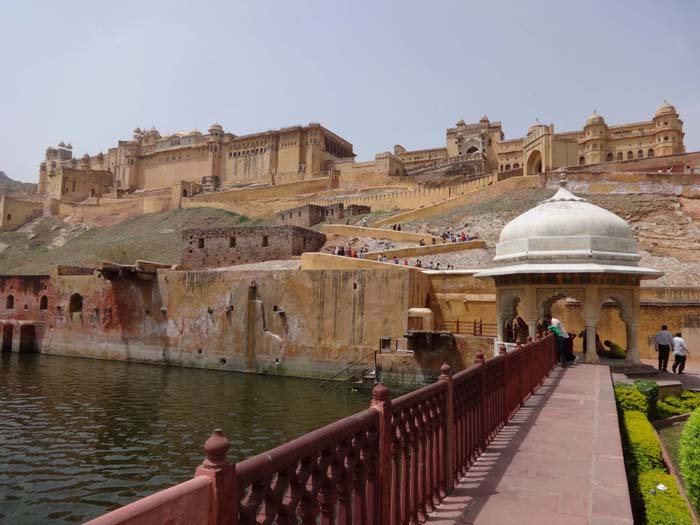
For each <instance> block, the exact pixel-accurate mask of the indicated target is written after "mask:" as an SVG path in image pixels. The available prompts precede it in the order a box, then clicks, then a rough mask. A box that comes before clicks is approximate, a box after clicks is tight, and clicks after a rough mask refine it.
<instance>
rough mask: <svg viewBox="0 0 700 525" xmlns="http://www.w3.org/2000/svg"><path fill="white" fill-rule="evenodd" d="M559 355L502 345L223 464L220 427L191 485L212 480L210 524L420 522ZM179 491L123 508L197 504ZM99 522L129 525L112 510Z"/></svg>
mask: <svg viewBox="0 0 700 525" xmlns="http://www.w3.org/2000/svg"><path fill="white" fill-rule="evenodd" d="M556 354H557V353H556V346H555V340H554V336H553V335H551V334H548V335H547V336H545V337H544V338H543V339H540V338H539V336H538V339H537V340H536V341H530V340H528V342H527V343H526V344H525V345H520V344H519V343H518V344H517V346H516V349H515V350H514V351H513V352H511V353H507V352H506V351H505V348H503V347H501V348H500V349H499V355H498V356H496V357H495V358H493V359H490V360H485V357H484V354H483V353H481V352H479V353H478V354H477V356H476V360H475V364H474V365H473V366H471V367H469V368H467V369H466V370H463V371H461V372H459V373H457V374H454V375H452V371H451V369H450V367H449V366H448V365H447V364H444V365H443V366H442V367H441V369H440V378H439V380H438V381H436V382H435V383H432V384H430V385H427V386H424V387H422V388H420V389H418V390H415V391H414V392H409V393H408V394H404V395H402V396H401V397H398V398H396V399H393V400H391V399H390V398H389V391H388V389H387V388H386V387H385V386H384V385H382V384H378V385H377V386H375V387H374V390H373V391H372V403H371V406H370V408H368V409H365V410H363V411H361V412H358V413H356V414H353V415H351V416H347V417H345V418H342V419H340V420H338V421H335V422H333V423H331V424H329V425H326V426H324V427H322V428H319V429H317V430H314V431H312V432H310V433H308V434H306V435H304V436H301V437H298V438H296V439H294V440H292V441H290V442H288V443H285V444H283V445H280V446H278V447H275V448H273V449H272V450H269V451H267V452H263V453H261V454H258V455H257V456H254V457H252V458H249V459H246V460H243V461H241V462H240V463H238V464H231V463H229V462H228V461H227V460H226V455H227V452H228V449H229V446H230V442H229V441H228V439H226V438H225V437H224V436H223V434H222V433H221V430H216V431H214V434H213V435H212V436H211V437H210V438H209V439H208V440H207V442H206V443H205V446H204V448H205V451H206V459H205V461H204V462H203V463H202V465H201V466H200V467H199V468H198V469H197V471H196V473H195V476H196V477H199V478H200V481H199V482H198V483H191V482H190V485H184V487H185V488H187V487H189V486H194V485H196V486H200V485H199V484H202V486H204V484H205V481H206V483H209V482H211V489H210V491H209V498H208V508H206V510H208V515H209V521H208V522H209V523H210V524H212V525H223V524H224V523H225V524H227V525H229V524H230V525H247V524H249V523H257V522H258V521H259V522H260V523H272V522H278V521H280V522H283V521H284V522H286V521H285V518H286V517H289V516H296V515H298V516H300V517H301V519H302V521H303V522H304V523H314V522H317V520H318V519H319V518H320V519H321V522H323V523H328V524H336V523H365V524H366V525H383V524H390V525H408V524H409V523H418V522H422V521H424V520H425V518H426V516H427V513H428V512H430V511H431V510H432V509H434V508H435V505H437V504H439V503H440V502H441V501H442V499H443V498H444V497H445V495H446V494H448V493H449V492H451V491H452V489H453V488H454V486H455V484H456V483H457V482H458V481H459V479H460V478H461V476H462V475H464V474H466V472H467V471H468V470H469V469H470V468H471V466H472V465H473V464H474V461H476V458H478V457H479V455H480V454H482V453H483V452H484V451H485V450H486V447H487V446H488V445H489V443H491V442H492V441H493V440H494V439H495V438H496V436H497V434H498V432H499V431H500V430H501V429H502V428H503V427H504V426H505V425H506V424H507V423H508V422H509V421H510V420H511V419H512V417H513V415H514V414H515V413H516V411H517V410H518V409H519V408H520V407H521V406H522V405H523V403H524V402H525V400H526V399H528V397H529V396H530V395H532V394H533V393H534V392H535V391H536V390H537V389H538V388H539V386H540V385H541V384H542V383H543V382H544V380H545V378H546V377H547V376H548V374H549V372H550V370H551V369H552V368H553V367H554V365H555V363H556ZM195 479H196V478H195ZM202 479H204V480H205V481H202ZM177 487H180V489H181V490H180V491H177V490H175V491H172V490H171V489H167V490H166V491H163V492H160V493H158V494H156V495H155V496H158V497H160V498H161V499H160V500H153V499H150V500H149V499H148V498H146V500H147V501H144V500H139V501H138V502H135V503H132V504H131V505H128V506H127V507H125V508H123V509H120V510H118V511H116V512H117V513H119V512H121V513H122V515H124V514H123V512H124V511H125V510H126V509H128V513H127V514H128V516H129V517H130V518H131V517H132V516H135V517H134V518H133V521H132V522H134V523H135V522H136V521H135V520H138V519H141V522H143V520H144V519H146V516H147V512H148V511H147V510H144V512H143V513H141V514H139V509H147V508H148V507H152V505H150V504H149V505H145V504H144V503H147V502H148V501H151V502H152V501H162V496H163V495H164V494H166V495H169V494H182V496H181V497H179V498H177V499H176V500H173V501H170V500H168V501H166V503H167V505H170V508H169V509H168V508H164V509H162V510H163V512H165V511H167V510H171V511H173V512H175V511H176V510H177V509H179V508H182V507H183V505H188V504H189V501H190V500H188V499H187V498H188V495H187V494H186V493H185V492H183V491H182V488H183V484H180V485H178V486H177ZM167 505H166V506H167ZM319 513H320V516H319ZM169 515H170V514H169ZM93 521H94V523H96V524H97V523H100V524H102V523H113V524H115V525H116V524H117V523H126V522H120V521H115V516H114V513H109V514H107V515H105V516H102V517H100V518H97V519H96V520H93ZM173 523H174V524H175V525H180V524H181V523H184V522H183V521H182V520H181V521H177V520H176V521H174V522H173Z"/></svg>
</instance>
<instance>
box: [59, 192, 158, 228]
mask: <svg viewBox="0 0 700 525" xmlns="http://www.w3.org/2000/svg"><path fill="white" fill-rule="evenodd" d="M50 208H51V213H52V214H53V215H57V216H59V217H72V218H74V219H76V220H78V221H80V222H83V223H85V224H88V225H93V224H107V223H109V224H114V223H116V222H120V221H122V220H125V219H130V218H132V217H138V216H140V215H144V214H146V213H160V212H163V211H167V210H168V209H169V208H170V196H169V195H155V196H149V197H143V198H133V199H114V200H109V201H107V202H102V201H100V202H99V203H74V202H66V201H62V200H58V199H51V203H50Z"/></svg>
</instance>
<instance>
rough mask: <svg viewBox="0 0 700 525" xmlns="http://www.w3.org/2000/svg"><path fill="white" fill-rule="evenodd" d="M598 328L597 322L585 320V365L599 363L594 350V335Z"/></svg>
mask: <svg viewBox="0 0 700 525" xmlns="http://www.w3.org/2000/svg"><path fill="white" fill-rule="evenodd" d="M597 328H598V321H597V320H595V319H586V355H585V357H586V363H589V364H596V363H599V362H600V360H599V359H598V354H597V353H596V351H595V350H596V348H595V334H596V332H597Z"/></svg>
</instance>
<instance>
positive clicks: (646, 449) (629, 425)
mask: <svg viewBox="0 0 700 525" xmlns="http://www.w3.org/2000/svg"><path fill="white" fill-rule="evenodd" d="M635 391H636V390H635ZM640 395H641V394H640ZM622 420H623V422H624V425H625V427H624V428H625V433H626V435H627V442H628V443H629V452H630V455H631V459H632V467H633V468H634V471H635V472H636V473H637V474H641V473H643V472H648V471H650V470H654V469H663V468H664V463H663V460H662V459H661V445H659V439H658V438H657V437H656V432H654V427H652V426H651V423H649V420H648V419H647V417H646V415H645V414H644V413H643V412H639V411H636V410H629V411H626V412H624V413H623V414H622Z"/></svg>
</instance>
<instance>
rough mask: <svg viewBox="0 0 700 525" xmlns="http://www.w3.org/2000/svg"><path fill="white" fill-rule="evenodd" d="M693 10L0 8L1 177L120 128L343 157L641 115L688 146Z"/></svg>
mask: <svg viewBox="0 0 700 525" xmlns="http://www.w3.org/2000/svg"><path fill="white" fill-rule="evenodd" d="M699 27H700V2H698V1H697V0H685V1H680V0H679V1H673V0H669V1H665V2H659V1H647V0H635V1H627V0H616V1H614V2H613V1H609V0H606V1H597V0H589V1H586V2H581V1H580V0H577V1H569V0H560V1H554V0H552V1H548V2H543V1H533V0H528V1H527V2H524V1H522V0H517V1H496V0H489V1H481V2H476V1H468V0H461V1H458V0H455V1H449V0H446V1H442V0H431V1H429V2H428V1H425V0H423V1H413V0H402V1H395V2H394V1H391V2H390V1H382V0H374V1H363V0H353V1H340V0H337V1H336V0H325V1H313V0H308V1H307V0H279V1H267V0H250V1H248V2H242V1H235V0H229V1H215V0H208V1H206V2H204V1H199V2H189V1H178V0H169V1H167V2H161V1H156V0H147V1H143V0H141V1H130V0H120V1H119V2H106V1H99V0H89V1H72V0H61V1H58V2H57V1H49V0H46V1H34V0H0V170H2V171H5V172H6V173H7V175H9V176H10V177H12V178H15V179H19V180H23V181H30V182H35V181H36V179H37V176H38V167H39V163H40V162H41V161H42V159H43V156H44V152H45V149H46V148H47V147H48V146H55V145H57V144H58V142H59V141H61V140H63V141H65V142H70V143H72V145H73V151H74V155H76V156H82V155H83V154H84V153H90V154H93V155H94V154H96V153H98V152H99V151H103V152H106V151H107V149H108V148H109V147H113V146H115V145H116V142H117V141H118V140H120V139H129V138H131V136H132V132H133V129H134V128H135V127H136V126H140V127H148V128H150V127H151V126H155V127H156V128H157V129H158V130H159V131H160V132H161V134H168V133H173V132H175V131H181V130H189V129H193V128H197V129H199V130H201V131H203V132H206V130H207V129H208V128H209V126H210V125H211V124H212V123H214V122H219V123H220V124H221V125H222V126H223V127H224V130H225V131H229V132H232V133H235V134H237V135H242V134H246V133H254V132H259V131H264V130H268V129H277V128H280V127H284V126H291V125H298V124H306V123H308V122H320V123H321V124H323V125H324V126H326V127H327V128H329V129H331V130H332V131H334V132H335V133H337V134H339V135H340V136H342V137H343V138H345V139H347V140H349V141H350V142H351V143H352V144H353V145H354V149H355V153H356V154H357V159H358V160H368V159H372V158H374V155H375V154H376V153H379V152H382V151H390V150H391V148H392V147H393V146H394V145H395V144H402V145H403V146H404V147H406V148H407V149H420V148H428V147H437V146H444V144H445V129H446V128H447V127H450V126H454V123H455V122H456V121H457V120H459V119H464V120H465V121H466V122H475V121H477V120H478V119H479V118H480V117H481V116H482V115H488V117H489V118H490V119H491V120H500V121H501V122H502V123H503V129H504V132H505V134H506V138H514V137H519V136H523V135H524V134H525V133H526V130H527V127H528V126H529V125H531V124H532V123H534V122H535V119H539V120H540V121H541V122H546V123H554V125H555V130H557V131H570V130H575V129H580V128H581V127H582V125H583V122H584V121H585V119H586V118H587V117H588V116H589V115H590V114H591V113H592V112H593V110H594V109H596V110H597V111H598V112H599V113H600V114H601V115H602V116H603V117H604V118H605V120H606V122H608V124H611V125H614V124H623V123H628V122H639V121H644V120H651V118H652V116H653V114H654V111H655V110H656V108H657V107H658V106H659V105H661V104H662V103H663V101H664V99H667V100H668V101H669V102H671V103H672V104H674V105H675V106H676V108H677V110H678V112H679V113H680V115H681V118H682V119H683V120H684V122H685V126H684V129H685V133H686V137H685V143H686V148H687V150H688V151H697V150H700V30H698V28H699Z"/></svg>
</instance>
